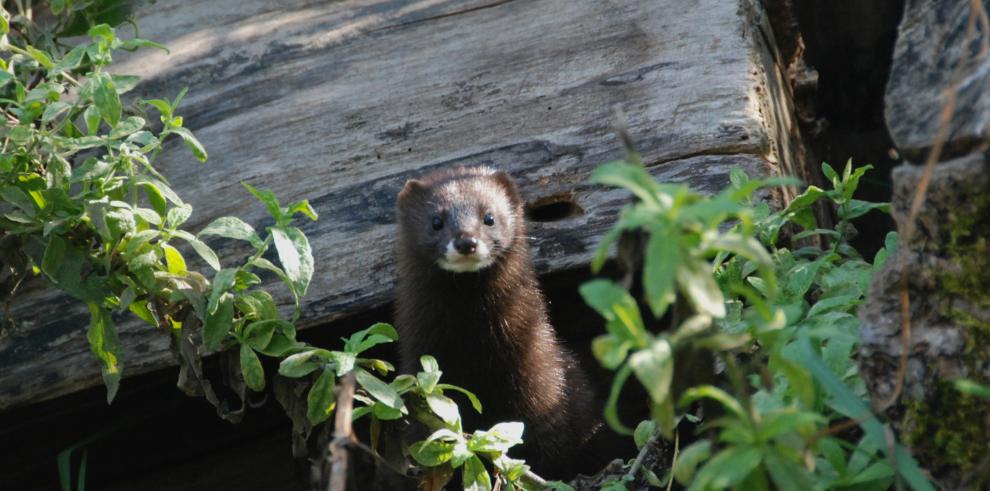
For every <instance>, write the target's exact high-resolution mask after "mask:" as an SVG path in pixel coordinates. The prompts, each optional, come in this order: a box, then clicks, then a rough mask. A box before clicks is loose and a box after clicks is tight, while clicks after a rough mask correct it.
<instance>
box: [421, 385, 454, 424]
mask: <svg viewBox="0 0 990 491" xmlns="http://www.w3.org/2000/svg"><path fill="white" fill-rule="evenodd" d="M426 404H427V405H428V406H429V407H430V410H431V411H433V414H436V415H437V416H439V417H440V419H441V420H443V422H444V423H447V425H449V426H450V427H451V428H452V429H455V430H459V429H460V426H461V413H460V411H458V409H457V403H456V402H454V401H453V400H451V399H450V398H449V397H445V396H442V395H440V394H437V393H432V394H427V395H426Z"/></svg>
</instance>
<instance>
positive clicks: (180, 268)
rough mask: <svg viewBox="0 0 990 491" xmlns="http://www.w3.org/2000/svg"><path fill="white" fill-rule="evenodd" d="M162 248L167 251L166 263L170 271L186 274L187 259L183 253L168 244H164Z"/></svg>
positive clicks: (181, 274)
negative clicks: (183, 256)
mask: <svg viewBox="0 0 990 491" xmlns="http://www.w3.org/2000/svg"><path fill="white" fill-rule="evenodd" d="M162 250H163V251H165V264H166V265H167V266H168V272H169V273H172V274H177V275H180V276H185V274H186V260H185V259H183V258H182V253H180V252H179V250H178V249H176V248H174V247H172V246H170V245H168V244H162Z"/></svg>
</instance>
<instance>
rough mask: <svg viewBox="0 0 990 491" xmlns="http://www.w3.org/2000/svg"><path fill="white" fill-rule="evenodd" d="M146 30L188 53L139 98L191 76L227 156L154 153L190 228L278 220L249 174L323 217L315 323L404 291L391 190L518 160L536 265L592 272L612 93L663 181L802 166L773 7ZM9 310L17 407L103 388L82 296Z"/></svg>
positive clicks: (38, 290)
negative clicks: (424, 176)
mask: <svg viewBox="0 0 990 491" xmlns="http://www.w3.org/2000/svg"><path fill="white" fill-rule="evenodd" d="M137 23H138V25H140V26H141V37H143V38H147V39H153V40H155V41H158V42H161V43H163V44H166V45H167V46H169V48H170V49H171V53H170V54H165V53H150V52H140V53H138V54H136V55H132V56H130V57H128V58H125V59H122V60H119V63H118V64H117V65H116V71H117V72H119V73H128V74H137V75H140V76H141V77H142V78H143V79H144V82H142V84H141V85H140V86H138V88H137V89H136V91H135V92H136V93H137V94H138V95H139V96H142V97H161V96H171V95H174V94H175V93H177V92H178V91H179V90H180V89H181V88H182V87H184V86H188V87H189V95H188V96H187V97H186V99H185V102H184V103H183V105H182V108H180V110H179V111H178V112H179V113H180V114H183V115H184V116H185V121H186V123H185V126H187V127H189V128H190V129H192V130H194V131H195V132H196V134H197V136H198V137H199V139H200V140H201V141H202V142H203V144H204V145H205V147H206V148H207V150H208V151H209V153H210V155H211V158H210V161H209V163H208V164H207V165H205V166H200V165H199V164H196V163H195V162H194V161H193V159H192V158H190V156H189V154H188V153H187V150H186V149H185V148H184V147H182V146H181V144H177V143H174V142H173V143H172V144H171V146H170V147H168V148H167V149H166V151H165V152H164V153H163V154H162V155H161V156H160V158H159V160H158V162H157V164H156V165H157V167H158V168H159V169H160V170H161V171H162V172H163V173H164V174H165V175H166V176H168V178H169V180H170V182H171V184H172V186H173V187H174V188H175V189H177V190H179V192H180V193H182V196H183V198H184V199H186V200H187V201H188V202H189V203H191V204H192V205H193V207H194V210H195V212H194V214H193V216H192V218H191V220H190V222H188V225H189V227H190V229H191V230H198V229H199V228H201V227H202V226H204V225H205V224H207V223H209V222H210V221H211V220H212V219H214V218H216V217H219V216H224V215H237V216H240V217H242V218H244V219H245V220H246V221H247V222H248V223H251V224H252V225H254V226H255V227H256V228H262V227H265V226H267V225H270V224H271V222H270V220H268V219H266V218H264V209H263V206H261V205H260V203H257V202H256V201H255V200H254V199H253V198H252V197H251V196H250V195H249V194H248V193H247V192H245V191H244V190H243V188H242V187H241V184H240V182H241V181H244V182H249V183H251V184H252V185H254V186H256V187H262V188H270V189H272V190H273V191H274V192H275V193H276V194H277V195H278V196H279V197H281V198H282V199H283V200H286V201H289V200H296V199H302V198H308V199H310V201H311V202H312V204H313V206H314V207H315V208H316V211H317V212H318V213H319V214H320V217H321V218H320V220H319V221H317V222H315V223H306V224H303V225H302V227H303V229H304V231H305V232H306V234H307V235H308V236H309V238H310V242H311V243H312V244H313V247H314V257H315V263H316V265H317V272H316V275H315V276H314V278H313V283H312V284H311V286H310V292H311V293H310V295H309V296H308V297H307V298H306V299H305V301H304V303H303V305H302V312H303V316H302V320H301V323H302V325H303V327H307V326H315V325H318V324H322V323H326V322H328V321H332V320H335V319H340V318H343V317H346V316H350V315H353V314H355V313H359V312H364V311H367V310H369V309H371V308H375V307H380V306H382V305H385V304H387V303H389V302H390V301H391V298H392V295H393V285H394V284H395V277H394V276H395V271H394V260H393V257H392V249H393V242H394V237H393V236H394V233H395V231H394V224H393V222H394V217H393V207H394V199H395V195H396V193H397V192H398V190H399V189H400V188H401V185H402V183H403V182H404V181H405V180H406V179H408V178H410V177H413V176H416V175H418V174H420V173H421V172H423V171H425V170H426V169H429V168H434V167H441V166H451V165H461V164H465V165H467V164H487V165H492V166H495V167H499V168H501V169H504V170H507V171H508V172H510V173H511V174H512V175H513V176H514V177H515V178H516V180H517V181H518V182H519V183H520V187H521V191H522V194H523V196H525V197H526V199H527V201H528V204H529V207H528V209H529V212H530V217H531V223H530V233H531V235H532V236H533V237H534V238H533V244H532V245H533V247H532V250H533V255H534V257H533V259H534V261H535V264H536V267H537V270H538V271H539V272H541V273H547V272H554V271H563V270H567V269H571V268H575V267H579V266H583V265H585V264H587V263H588V261H589V259H590V257H591V255H592V252H593V250H594V247H595V245H596V244H597V242H598V240H599V238H600V236H601V235H602V234H603V233H604V232H605V231H606V230H607V229H608V228H609V226H610V225H611V224H612V222H613V220H614V217H615V215H616V213H617V211H618V209H619V208H620V207H621V206H622V205H623V204H624V203H625V202H626V200H627V199H628V196H627V195H625V194H624V193H622V192H619V191H615V190H606V189H603V188H600V187H596V186H591V185H589V184H588V183H587V178H588V176H589V175H590V173H591V171H592V170H593V169H594V168H595V166H597V165H598V164H600V163H602V162H605V161H608V160H612V159H616V158H619V157H621V149H620V146H619V145H618V143H617V141H616V139H615V136H614V134H613V132H612V114H613V107H614V106H620V107H621V108H622V109H623V110H624V111H625V113H626V114H627V115H628V126H629V132H630V134H631V136H632V137H633V139H634V140H635V142H636V144H637V145H638V149H639V151H640V153H641V154H642V155H643V160H644V162H646V164H647V166H648V167H649V170H650V172H651V173H652V174H653V175H654V176H656V177H657V178H658V179H662V180H665V181H672V182H682V183H687V184H689V185H691V186H692V187H693V188H695V189H697V190H700V191H702V192H706V193H713V192H715V191H717V190H719V189H721V188H722V187H724V186H725V185H727V184H728V172H729V170H730V168H732V167H733V166H741V167H742V168H744V169H745V170H746V171H747V172H748V173H750V174H751V175H767V174H778V173H786V174H796V175H803V166H802V165H801V163H800V159H799V158H797V157H796V156H797V155H800V152H797V151H795V146H796V145H797V143H796V142H797V139H796V132H797V130H796V126H795V123H794V121H793V120H792V111H791V108H790V93H789V87H788V85H787V84H786V83H785V81H784V79H783V77H782V71H781V69H780V67H779V66H778V64H777V56H776V54H775V47H774V45H773V33H772V32H771V29H770V27H769V23H768V22H767V19H766V18H765V14H764V12H763V9H762V6H761V4H760V3H759V2H758V1H757V0H739V1H737V2H722V1H717V0H708V1H701V2H694V3H689V4H685V3H683V2H680V1H676V0H664V1H659V2H658V1H647V0H639V1H627V2H621V3H616V4H612V3H609V2H592V1H585V2H573V1H567V0H556V1H550V0H547V1H541V2H522V1H506V0H497V1H479V0H466V1H443V0H433V1H420V2H416V1H400V0H388V1H386V0H379V1H343V2H331V3H326V4H324V3H311V2H306V1H302V0H297V1H292V2H281V3H280V6H279V7H278V8H273V7H272V6H271V5H270V2H264V1H260V0H256V1H247V2H242V1H237V0H225V1H218V2H181V1H178V0H172V1H160V2H157V3H155V4H154V5H151V6H147V7H144V8H142V9H141V10H140V11H139V12H138V18H137ZM211 245H213V246H214V247H215V248H216V249H217V250H218V252H219V254H220V256H221V258H228V259H231V258H234V259H240V258H242V257H243V256H244V255H245V254H247V251H246V250H245V249H242V248H241V246H240V245H239V244H235V243H232V242H230V241H226V242H225V241H214V242H211ZM266 280H267V281H268V283H270V284H274V282H275V280H274V278H267V279H266ZM279 291H282V293H283V294H282V295H281V297H279V298H277V300H279V301H280V302H281V303H282V304H283V305H288V303H289V301H290V300H289V296H288V293H287V292H285V291H283V290H279ZM4 314H6V315H9V317H10V318H12V319H14V320H15V323H14V325H13V326H8V327H7V328H6V329H5V330H4V331H3V334H2V336H0V410H3V409H8V408H11V407H15V406H19V405H24V404H28V403H31V402H36V401H40V400H45V399H50V398H54V397H58V396H60V395H64V394H67V393H71V392H74V391H78V390H80V389H83V388H86V387H91V386H94V385H96V384H99V383H100V375H99V374H100V372H99V368H98V366H97V363H96V361H95V360H94V359H93V357H92V355H91V354H90V351H89V347H88V345H87V341H86V336H85V326H86V325H87V323H88V314H87V312H86V309H85V307H83V306H81V305H78V304H77V303H76V302H74V301H72V300H71V299H69V298H68V297H65V296H62V295H59V294H57V293H55V292H54V291H52V290H50V289H48V288H47V287H46V286H45V285H44V283H43V282H41V281H34V282H33V283H31V284H28V285H26V286H25V287H24V288H23V289H22V292H21V293H20V294H19V295H18V297H17V298H15V299H14V300H13V302H12V303H11V305H10V307H9V309H8V311H7V312H4ZM115 322H117V324H118V328H119V330H120V337H121V343H122V344H123V348H124V353H125V356H124V360H123V366H124V368H123V369H124V375H125V376H127V375H133V374H136V373H141V372H147V371H151V370H156V369H160V368H163V367H167V366H171V365H172V364H173V363H174V361H173V359H172V356H171V354H170V352H169V350H168V343H169V341H168V338H167V336H164V335H161V333H155V332H154V329H153V328H151V327H149V326H146V325H143V324H140V323H139V322H138V321H136V320H135V319H133V318H130V317H120V318H116V319H115ZM125 385H126V382H125Z"/></svg>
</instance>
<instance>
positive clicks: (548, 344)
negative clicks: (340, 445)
mask: <svg viewBox="0 0 990 491" xmlns="http://www.w3.org/2000/svg"><path fill="white" fill-rule="evenodd" d="M397 211H398V220H399V230H400V240H399V245H398V250H397V253H398V263H399V285H398V299H397V311H396V326H397V328H398V330H399V351H400V365H401V370H402V371H403V372H405V373H415V372H417V371H418V370H420V364H419V358H420V356H422V355H425V354H430V355H433V356H434V357H436V358H437V361H438V362H439V364H440V369H441V370H443V373H444V374H443V379H442V381H443V382H446V383H451V384H455V385H459V386H461V387H464V388H466V389H468V390H471V391H472V392H474V393H475V394H476V395H477V396H478V397H479V398H480V400H481V402H482V405H483V407H484V412H483V414H480V415H479V414H477V413H476V412H475V411H474V410H473V409H471V408H470V406H468V405H467V404H461V407H462V410H461V416H462V420H463V423H464V430H465V431H468V432H470V431H473V430H476V429H488V428H489V427H490V426H492V425H493V424H495V423H498V422H503V421H522V422H523V423H525V426H526V429H525V433H524V434H523V440H524V442H525V443H524V444H523V446H522V449H521V451H518V450H516V449H512V450H511V451H510V455H512V456H514V457H521V458H524V459H526V461H527V463H529V464H530V465H531V466H533V469H534V470H535V471H536V472H537V473H540V474H541V475H544V476H546V477H567V476H570V475H573V473H574V472H575V470H576V469H575V465H576V461H577V459H578V457H579V454H580V452H582V449H581V447H582V445H583V444H585V443H586V442H587V441H588V439H589V438H590V437H591V436H592V435H593V434H594V433H595V431H596V430H597V429H598V427H599V426H600V425H601V423H600V421H597V418H595V417H594V416H593V415H594V414H595V413H596V411H594V410H593V404H592V399H593V395H592V394H591V392H590V388H589V387H590V386H589V384H588V380H587V378H586V376H585V374H584V373H583V372H582V370H581V369H580V367H579V366H578V364H577V362H576V360H575V359H574V357H573V355H572V354H571V353H570V352H569V351H568V350H567V349H565V348H564V347H563V346H561V344H560V342H559V341H558V339H557V337H556V335H555V333H554V330H553V328H552V327H551V326H550V324H549V322H548V319H547V314H546V308H545V305H544V299H543V295H542V293H541V292H540V289H539V285H538V283H537V279H536V275H535V273H534V272H533V268H532V266H531V264H530V261H529V251H528V249H529V247H528V244H527V242H526V237H525V234H526V230H525V223H524V218H523V202H522V200H521V199H520V197H519V194H518V191H517V190H516V186H515V184H514V183H513V181H512V179H511V178H510V177H509V176H508V175H507V174H505V173H504V172H496V171H493V170H491V169H488V168H484V167H482V168H460V169H453V170H445V171H439V172H434V173H431V174H429V175H427V176H425V177H423V178H422V179H421V180H410V181H409V182H407V183H406V185H405V187H404V188H403V190H402V192H400V193H399V198H398V210H397ZM438 226H439V228H438ZM472 246H473V247H472ZM454 397H455V398H456V397H457V396H456V395H455V396H454Z"/></svg>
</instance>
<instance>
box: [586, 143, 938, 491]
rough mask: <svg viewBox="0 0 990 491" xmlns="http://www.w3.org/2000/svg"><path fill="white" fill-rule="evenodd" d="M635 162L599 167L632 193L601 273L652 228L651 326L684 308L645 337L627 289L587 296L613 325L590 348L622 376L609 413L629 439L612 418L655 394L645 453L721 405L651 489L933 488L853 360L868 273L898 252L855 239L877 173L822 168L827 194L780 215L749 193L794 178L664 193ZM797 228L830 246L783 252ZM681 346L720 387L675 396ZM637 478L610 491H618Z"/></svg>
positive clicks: (603, 286)
mask: <svg viewBox="0 0 990 491" xmlns="http://www.w3.org/2000/svg"><path fill="white" fill-rule="evenodd" d="M633 160H634V161H633V162H621V163H613V164H607V165H603V166H602V167H600V168H599V169H598V170H597V172H596V173H595V174H594V176H593V178H592V179H593V181H594V182H597V183H601V184H607V185H612V186H618V187H623V188H626V189H628V190H629V191H630V192H632V194H633V195H634V196H635V197H636V198H637V201H636V202H635V203H634V204H631V205H628V206H627V207H626V208H625V209H623V210H622V213H621V215H620V217H619V221H618V223H617V224H616V225H615V227H614V228H613V230H612V231H611V232H610V233H609V234H608V235H607V236H606V237H605V239H604V240H603V242H602V244H601V246H600V247H599V250H598V254H597V256H596V258H595V261H594V264H593V267H594V268H595V269H596V270H597V269H598V268H600V267H601V266H602V265H603V263H604V261H605V259H606V257H607V252H608V248H609V246H610V245H611V244H612V243H614V242H615V241H618V240H622V237H623V234H625V233H627V232H633V231H642V232H645V234H646V236H647V239H646V242H645V246H644V247H643V248H642V254H643V263H642V264H643V271H642V284H643V302H644V303H645V304H646V305H647V306H648V307H649V309H650V311H651V312H650V313H651V314H652V316H653V318H654V319H660V318H661V317H662V316H663V315H664V314H665V313H666V312H667V310H668V309H669V308H670V307H671V306H672V305H675V304H676V305H677V309H676V312H675V314H676V315H674V316H672V318H673V319H674V325H673V328H672V329H668V330H662V329H660V328H656V329H652V330H651V329H648V327H647V323H646V322H645V321H644V317H643V315H642V314H641V312H640V309H639V304H638V303H637V301H636V299H635V298H634V297H633V296H632V295H630V294H629V292H627V291H626V290H625V289H623V288H622V287H620V286H619V285H617V284H615V283H613V282H611V281H608V280H594V281H591V282H589V283H586V284H585V285H583V286H582V287H581V294H582V296H583V297H584V299H585V301H586V302H587V303H588V304H589V305H590V306H592V307H593V308H594V309H595V310H597V311H598V312H599V313H600V314H601V315H602V317H603V318H604V319H605V321H606V331H607V334H604V335H602V336H600V337H599V338H597V339H596V340H595V341H594V344H593V351H594V354H595V356H596V357H597V358H598V359H599V361H600V362H601V363H602V365H604V366H605V367H607V368H610V369H614V370H617V372H616V377H615V381H614V384H613V388H612V393H611V397H610V399H609V404H608V407H607V408H606V419H607V420H608V422H609V423H610V424H611V425H612V427H613V428H615V429H616V430H617V431H621V432H625V433H631V432H632V431H631V430H630V429H629V428H628V427H626V426H625V425H624V424H623V423H622V422H621V421H618V418H617V411H616V403H617V400H618V397H617V396H618V394H619V391H620V390H621V387H622V386H623V385H624V384H625V382H626V381H627V379H628V378H629V377H630V376H631V375H635V376H636V379H637V380H639V382H640V383H641V384H643V386H644V387H645V388H646V390H647V392H648V393H649V395H650V398H651V401H650V404H651V414H652V415H653V417H652V420H651V421H650V422H649V424H646V423H642V424H640V426H639V428H638V430H637V434H638V435H637V443H639V444H640V445H641V446H642V440H644V439H645V437H644V436H643V433H644V432H645V433H647V434H648V433H650V432H652V431H656V432H657V433H658V434H659V435H661V436H662V437H664V438H667V439H669V440H673V439H674V436H675V432H676V431H677V428H678V424H679V423H680V422H681V420H682V419H683V418H689V419H696V418H694V415H693V414H692V412H691V411H690V408H691V407H692V404H693V403H695V402H696V401H700V400H710V401H713V402H715V403H716V404H717V405H718V406H719V407H721V411H722V414H721V415H720V416H718V417H716V418H714V419H711V420H708V421H705V422H704V426H703V429H702V433H701V435H700V438H698V439H697V440H696V441H694V442H693V443H691V444H690V445H689V446H687V447H686V448H684V449H681V450H680V451H679V454H678V457H677V460H676V462H675V463H674V464H673V465H672V468H671V469H669V472H668V473H667V476H666V477H665V478H664V479H663V480H658V481H663V482H664V483H666V480H669V479H674V480H676V481H678V482H679V483H680V484H681V485H683V486H686V487H687V489H690V490H703V489H723V488H728V487H736V488H739V489H769V488H770V487H771V486H773V487H776V488H777V489H845V488H851V487H856V488H857V489H887V488H888V487H889V486H890V485H891V484H892V483H893V481H894V480H895V479H901V480H904V481H905V482H907V483H908V484H909V485H910V486H911V487H912V488H914V489H926V490H927V489H932V487H931V484H930V483H929V482H928V481H927V480H926V479H925V478H924V475H923V474H922V473H921V471H920V470H919V468H918V466H917V464H916V463H915V461H914V459H913V458H911V456H910V455H909V454H908V453H907V452H906V451H905V450H904V449H903V447H901V446H900V445H898V444H892V445H891V444H888V443H887V437H886V434H887V431H886V430H885V428H884V426H883V425H882V423H880V421H879V420H877V418H876V417H875V416H874V415H872V414H871V413H870V410H869V406H868V405H867V403H866V401H865V399H866V393H865V388H864V386H863V383H862V380H860V378H859V375H858V372H857V368H856V365H855V363H854V362H853V359H852V356H853V353H854V349H855V347H856V343H857V341H858V331H859V321H858V319H857V318H856V316H855V313H856V309H857V307H858V305H859V304H860V303H861V302H862V301H863V300H864V298H865V296H866V293H867V291H868V287H869V281H870V278H871V276H872V274H873V272H874V271H875V270H876V269H877V268H879V267H880V266H881V265H882V264H883V262H884V261H885V260H886V258H887V257H888V256H889V255H890V254H891V253H892V252H893V249H894V247H896V234H893V233H891V234H890V235H888V237H887V242H886V246H885V248H884V249H883V250H881V251H880V253H878V254H877V257H876V258H874V261H873V263H872V264H871V263H869V262H867V261H865V260H863V259H862V258H861V257H860V256H859V254H858V253H857V252H856V251H855V250H854V249H853V248H852V247H850V246H849V245H848V242H847V238H848V234H849V231H850V230H851V226H850V225H849V220H851V219H853V218H856V217H858V216H861V215H863V214H865V213H867V212H869V211H871V210H877V209H879V210H884V211H885V210H887V209H888V208H889V206H888V205H886V204H881V203H869V202H865V201H860V200H856V199H853V198H852V195H853V193H854V192H855V190H856V187H857V185H858V182H859V179H860V177H862V175H863V174H864V173H865V172H867V171H868V170H869V168H870V167H869V166H863V167H859V168H856V169H855V170H854V169H853V166H852V163H851V162H849V163H847V165H846V167H845V169H844V172H843V173H842V174H841V175H839V174H838V173H837V172H835V171H834V170H833V169H832V168H831V167H830V166H828V165H827V164H824V165H823V166H822V169H823V172H824V173H825V175H826V176H827V177H828V178H829V179H830V180H831V182H832V189H831V190H827V191H826V190H822V189H820V188H817V187H814V186H810V187H808V188H807V189H806V190H805V191H804V192H803V193H802V194H800V195H799V196H797V197H796V198H795V199H794V200H793V201H792V202H791V203H790V204H789V205H788V206H787V207H786V208H784V209H783V210H779V211H771V210H770V208H769V206H768V205H767V204H766V203H763V202H755V201H754V199H753V194H754V192H755V191H757V190H759V189H761V188H764V187H767V186H770V185H776V184H783V183H787V182H788V181H787V180H784V179H770V180H753V179H750V178H749V177H748V176H746V175H745V174H744V173H743V172H742V171H740V170H738V169H735V170H733V171H732V173H731V182H732V185H731V186H730V187H729V188H728V189H726V190H724V191H723V192H721V193H719V194H718V195H716V196H714V197H711V198H706V197H703V196H700V195H698V194H697V193H694V192H692V191H691V190H690V189H688V188H687V187H686V186H683V185H670V184H659V183H656V182H655V181H654V180H653V179H652V177H651V176H650V175H649V174H648V173H647V172H646V170H645V169H644V168H643V167H642V165H641V164H640V163H639V162H638V160H637V159H636V158H635V155H633ZM819 200H827V201H829V202H831V203H832V204H834V205H835V207H836V210H837V215H838V218H839V223H838V224H837V226H836V227H835V229H822V228H819V227H818V224H817V222H816V220H815V216H814V214H813V213H812V208H811V206H812V205H813V204H814V203H815V202H817V201H819ZM788 224H794V226H796V227H798V229H799V231H798V233H796V234H794V235H793V236H791V237H790V243H791V244H796V243H799V242H800V241H801V240H802V239H807V238H809V237H812V236H823V237H825V238H827V240H828V241H830V245H829V246H827V247H824V248H822V247H818V246H806V247H800V248H797V249H793V250H792V249H791V248H788V247H783V246H781V245H780V244H779V243H778V242H779V237H780V235H781V231H782V230H783V229H784V227H785V225H788ZM678 299H681V301H678ZM687 349H691V350H701V351H707V352H710V353H712V354H713V355H715V357H716V358H717V359H718V361H719V364H720V366H721V367H723V369H724V376H725V378H726V383H725V386H719V385H700V386H694V387H690V388H688V389H686V390H684V391H683V393H681V394H673V393H672V380H673V374H674V370H675V367H674V358H675V354H676V353H678V352H680V351H681V350H687ZM706 417H708V416H707V415H706ZM843 418H848V419H847V421H850V422H852V423H854V424H855V425H858V426H859V427H860V428H861V430H862V436H861V437H860V438H859V440H858V441H857V442H847V441H845V440H843V439H841V438H838V437H836V436H834V435H833V434H832V431H831V430H830V429H829V425H830V424H831V423H833V422H836V421H838V420H842V419H843ZM654 428H655V430H654ZM636 477H637V476H625V478H624V479H620V480H613V481H612V482H610V483H608V485H609V486H616V489H622V488H623V487H622V486H624V485H623V484H622V483H623V482H625V481H628V480H630V479H635V478H636ZM647 478H648V480H656V478H655V475H654V476H653V478H652V479H649V478H650V476H647ZM771 483H772V484H771ZM654 484H659V482H655V483H654Z"/></svg>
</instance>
